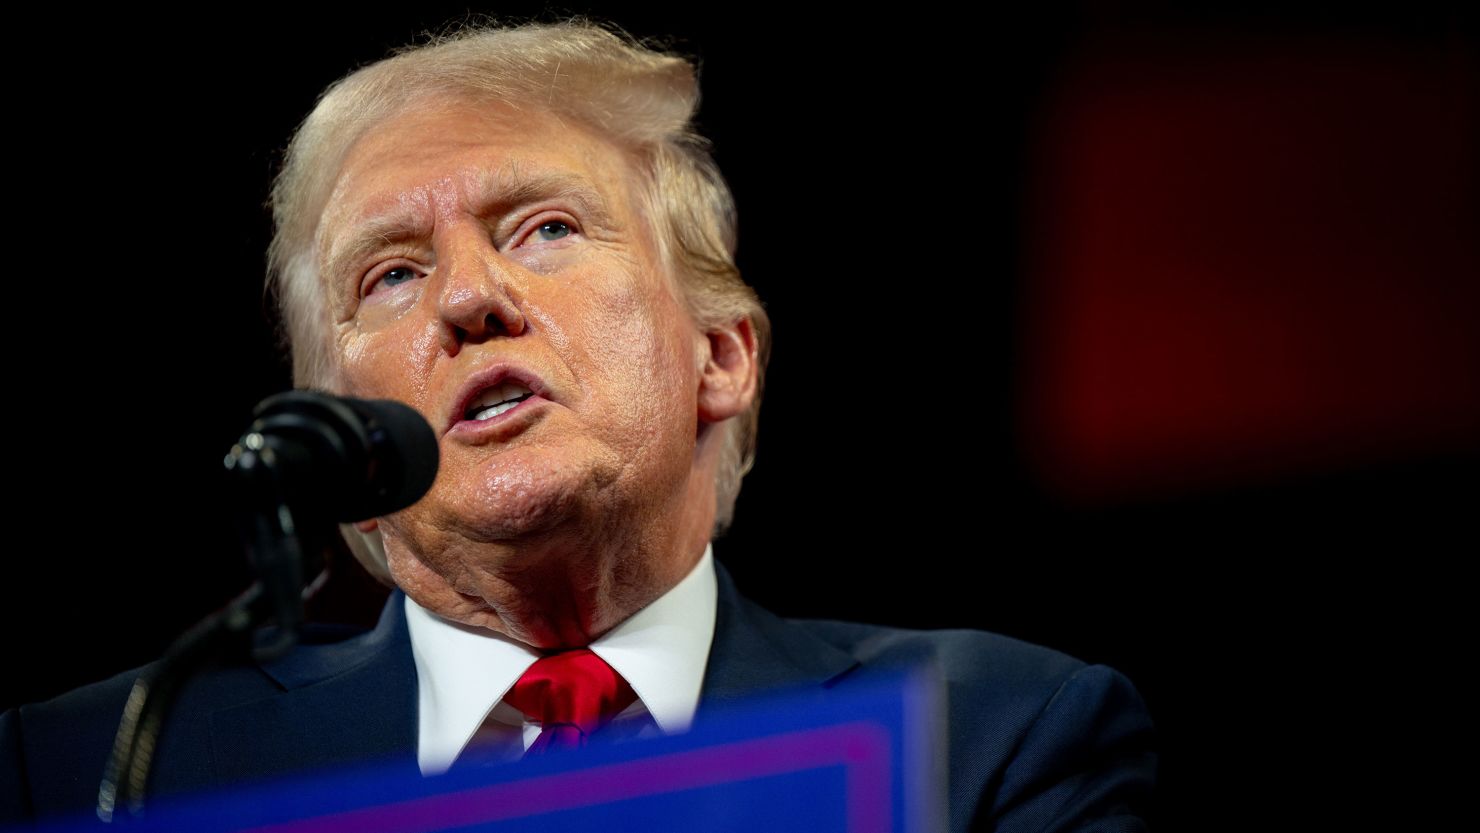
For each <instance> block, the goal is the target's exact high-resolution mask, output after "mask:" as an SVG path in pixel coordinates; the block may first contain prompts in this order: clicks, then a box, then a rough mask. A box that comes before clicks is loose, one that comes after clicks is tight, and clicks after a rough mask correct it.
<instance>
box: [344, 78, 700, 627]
mask: <svg viewBox="0 0 1480 833" xmlns="http://www.w3.org/2000/svg"><path fill="white" fill-rule="evenodd" d="M632 177H633V174H632V171H631V167H630V163H629V161H628V160H627V158H626V157H625V156H624V155H623V153H622V152H621V151H620V150H619V149H618V148H616V147H615V146H613V145H611V144H609V143H608V142H606V141H604V140H602V139H600V138H598V137H597V136H595V135H594V134H593V133H590V132H588V131H586V130H585V129H583V128H580V127H578V126H576V125H572V124H563V123H561V121H560V120H558V119H557V118H555V117H553V116H550V115H548V114H544V113H538V112H530V111H515V110H512V109H509V108H506V107H502V106H489V105H473V104H467V103H459V102H450V101H443V102H441V103H438V104H431V103H427V104H423V105H420V106H418V107H414V108H412V109H410V110H408V111H407V112H404V113H402V114H401V115H400V116H399V117H396V118H392V119H389V120H387V121H386V123H385V124H383V125H380V126H377V127H375V128H373V129H372V130H370V132H368V133H367V134H366V135H365V137H364V138H363V139H361V140H360V141H359V142H358V143H357V144H356V145H355V146H354V147H353V148H352V150H351V152H350V154H349V156H348V157H347V159H346V161H345V163H344V166H343V167H342V168H341V170H340V175H339V179H338V181H337V184H336V186H335V191H334V194H333V196H332V197H331V198H330V200H329V203H328V205H327V208H326V209H325V212H324V214H323V218H322V222H321V226H320V229H319V234H320V236H319V240H320V245H319V266H320V272H321V276H322V279H323V280H324V281H325V282H326V286H327V293H328V299H329V304H330V309H331V315H332V318H333V339H334V349H335V352H336V357H337V361H338V365H339V372H340V383H341V387H342V389H343V392H344V393H346V394H349V395H352V396H358V397H365V398H388V399H397V400H401V401H403V402H406V403H408V404H410V405H411V406H413V407H415V408H416V409H417V410H418V411H420V412H421V414H422V415H423V416H425V417H426V418H427V421H428V422H430V423H431V425H432V429H433V431H434V432H435V433H436V434H437V436H438V437H439V442H440V447H441V455H442V458H441V469H440V471H439V473H438V476H437V481H436V483H435V484H434V485H433V487H432V490H431V492H430V493H429V494H428V495H427V497H426V498H424V499H423V500H422V501H421V502H420V503H418V504H416V505H415V506H413V507H412V508H410V509H407V510H405V511H402V512H398V513H395V514H393V515H390V516H387V517H385V518H382V519H380V524H379V528H380V530H381V532H382V533H383V535H384V540H385V544H386V552H387V557H388V560H389V563H390V568H391V573H392V575H393V577H394V578H395V579H396V582H397V583H398V584H399V585H400V586H402V587H403V588H404V589H406V591H407V592H408V593H410V594H411V596H412V597H413V598H415V599H416V600H417V601H418V602H420V603H421V604H423V605H424V606H426V607H429V608H431V609H433V610H436V611H437V612H439V613H442V614H443V615H445V616H448V617H449V618H453V619H457V620H459V621H463V622H466V623H468V624H473V625H480V626H485V627H491V628H494V629H496V630H504V631H505V632H509V630H508V620H509V619H510V618H511V613H512V614H514V616H513V618H519V617H520V616H522V614H521V613H520V612H519V611H517V610H511V609H510V608H511V606H513V607H517V606H519V605H521V604H544V605H546V606H547V607H548V606H552V605H553V606H555V607H559V603H558V602H557V601H555V600H553V599H545V600H539V601H536V600H533V599H531V596H532V595H537V594H538V593H540V592H542V591H543V590H544V589H546V588H548V589H549V593H550V594H551V595H552V596H558V595H560V594H561V593H562V592H565V590H562V589H560V588H557V587H554V585H555V584H558V583H559V581H557V580H555V579H552V578H551V577H552V576H557V577H558V576H564V578H563V579H560V580H561V581H566V582H569V583H573V584H576V585H579V584H581V583H583V582H585V583H602V582H606V583H608V584H615V585H623V586H625V585H633V586H639V585H644V586H645V585H646V584H653V585H654V586H657V587H663V586H666V584H671V582H672V581H673V580H675V579H674V578H673V575H671V574H673V573H675V572H677V574H678V575H681V574H682V571H683V570H686V569H687V567H688V563H673V564H669V563H657V562H658V561H661V558H660V557H659V555H653V553H660V552H661V550H663V549H664V546H666V545H658V544H657V543H656V542H657V539H659V538H662V537H663V536H664V535H667V534H669V533H672V532H673V530H672V529H670V528H669V527H672V526H673V525H674V524H681V523H693V524H697V525H701V526H703V525H707V523H708V521H706V520H705V519H703V518H697V519H687V520H685V519H684V515H683V513H684V512H694V511H697V512H699V513H700V514H703V512H704V510H705V507H703V506H702V505H701V506H699V507H697V508H696V507H694V506H690V504H693V503H695V499H694V496H695V495H696V494H703V493H705V492H706V490H705V489H703V488H698V486H697V485H696V484H695V483H694V479H695V478H696V477H699V476H700V475H699V474H698V473H696V472H695V435H696V430H697V417H696V395H697V394H696V388H697V386H698V384H699V368H698V367H696V356H697V355H698V354H697V353H696V351H697V350H698V349H699V348H700V347H701V346H702V345H703V344H704V343H705V336H704V334H702V333H700V332H699V331H698V330H697V328H696V327H695V326H694V324H693V323H692V320H691V318H690V317H689V315H688V314H687V312H686V311H685V309H684V307H683V305H682V304H681V303H680V302H679V300H678V299H677V298H676V297H675V296H674V290H673V289H672V286H671V284H670V282H669V281H668V280H667V279H666V278H665V277H664V276H663V272H662V269H661V267H660V264H659V258H658V255H657V252H656V250H655V248H654V244H653V241H652V238H651V234H652V232H651V231H650V230H649V229H648V228H647V221H646V218H644V217H642V216H641V215H640V214H639V208H638V201H637V200H636V198H635V190H634V189H635V184H634V180H633V178H632ZM704 476H707V475H704ZM709 494H711V495H712V492H710V493H709ZM711 500H712V498H711ZM699 503H701V504H702V500H701V501H699ZM708 511H709V513H710V517H712V505H711V507H709V508H708ZM706 533H707V529H706ZM669 537H672V536H671V535H669ZM700 548H701V549H702V543H701V545H700ZM619 549H620V550H623V551H625V552H627V553H628V554H629V555H628V557H634V556H632V555H631V554H633V553H649V555H648V556H645V558H646V561H641V560H640V561H641V563H621V564H612V563H606V564H603V563H601V559H603V558H607V559H608V560H610V559H611V558H613V557H614V556H611V555H610V554H609V552H608V551H610V552H616V551H617V550H619ZM669 549H671V546H670V547H669ZM648 562H653V563H648ZM660 573H661V574H662V575H656V574H660ZM523 579H527V582H526V583H524V584H521V580H523ZM516 585H517V586H516ZM569 589H570V588H566V590H569ZM584 589H589V588H584ZM629 589H630V588H629ZM581 590H582V588H576V592H580V591H581ZM618 592H622V588H621V587H610V588H608V587H605V586H603V587H602V588H601V589H600V591H599V592H598V593H597V595H601V594H602V593H618ZM633 592H641V591H633ZM649 600H650V599H649ZM571 605H572V606H573V608H581V607H582V604H581V603H577V602H572V603H571ZM550 615H560V616H566V617H568V618H573V619H575V620H584V621H582V622H581V623H580V625H579V627H588V626H589V625H590V621H589V620H590V619H591V618H592V617H593V616H595V615H596V614H593V613H592V612H591V611H589V610H584V609H572V610H568V611H563V612H561V613H559V614H555V613H552V614H550ZM512 635H515V636H516V637H518V638H524V639H526V641H532V642H537V643H541V642H545V643H548V642H551V641H552V640H553V641H556V642H560V641H573V640H578V639H579V634H575V635H560V636H554V637H552V636H550V635H549V634H539V633H528V632H526V633H517V632H516V633H513V634H512Z"/></svg>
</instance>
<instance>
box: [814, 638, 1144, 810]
mask: <svg viewBox="0 0 1480 833" xmlns="http://www.w3.org/2000/svg"><path fill="white" fill-rule="evenodd" d="M789 621H791V622H792V623H793V624H794V625H795V626H797V627H801V628H805V629H807V630H809V631H810V632H811V633H812V634H813V635H815V636H816V637H818V638H820V639H822V640H824V641H826V642H828V643H829V644H831V645H833V646H834V647H836V648H838V649H839V650H842V651H846V652H848V653H850V654H852V655H853V656H854V657H855V658H856V659H857V660H858V662H859V664H860V666H861V667H862V668H864V669H867V668H885V667H900V666H909V665H919V664H921V663H928V664H930V665H933V666H934V668H935V669H936V672H937V673H938V674H939V677H940V679H941V681H942V682H943V683H944V692H945V698H946V744H947V752H948V757H949V761H950V771H951V777H950V782H949V783H950V787H949V791H950V797H949V800H950V805H951V816H952V818H953V820H955V821H954V823H953V827H960V821H961V820H962V819H966V818H974V819H975V823H974V825H973V829H978V828H980V829H996V830H1001V831H1013V830H1141V829H1144V817H1145V816H1146V814H1147V813H1148V812H1149V806H1148V805H1149V801H1150V795H1151V789H1152V784H1153V782H1154V779H1155V769H1156V756H1155V753H1154V744H1153V730H1152V725H1151V719H1150V716H1149V714H1148V712H1147V710H1146V706H1145V703H1144V702H1143V701H1142V699H1141V697H1140V694H1139V693H1138V692H1137V691H1136V689H1135V686H1133V685H1132V684H1131V682H1130V680H1129V679H1127V678H1126V677H1125V676H1124V675H1123V674H1121V673H1120V672H1118V671H1116V670H1115V669H1113V668H1110V667H1108V666H1104V665H1092V664H1088V663H1085V662H1082V661H1080V660H1078V659H1075V658H1074V657H1071V656H1069V655H1067V654H1064V653H1061V652H1059V651H1055V650H1053V649H1051V648H1046V647H1043V646H1040V645H1034V644H1032V643H1029V642H1025V641H1022V640H1019V639H1014V638H1012V637H1008V636H1003V635H1001V634H995V633H989V632H986V631H975V630H911V629H904V628H891V627H883V626H877V625H865V624H858V623H853V622H836V621H822V620H789Z"/></svg>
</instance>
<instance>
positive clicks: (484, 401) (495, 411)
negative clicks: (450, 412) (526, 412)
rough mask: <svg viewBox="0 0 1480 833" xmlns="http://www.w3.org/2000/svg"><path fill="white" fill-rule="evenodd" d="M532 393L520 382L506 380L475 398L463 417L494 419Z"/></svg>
mask: <svg viewBox="0 0 1480 833" xmlns="http://www.w3.org/2000/svg"><path fill="white" fill-rule="evenodd" d="M532 395H533V394H532V393H531V392H530V390H529V388H527V387H525V386H523V385H521V384H519V383H518V382H504V383H503V384H501V385H494V386H493V387H491V388H487V389H485V390H484V391H483V392H481V393H479V394H478V395H477V396H476V397H474V398H473V401H472V402H471V403H469V405H468V411H467V413H466V414H464V415H463V418H464V419H477V420H484V419H493V418H494V417H496V416H498V415H499V414H501V413H503V412H504V411H507V410H509V409H511V408H514V407H515V406H517V405H518V404H519V403H520V402H523V401H524V400H525V399H528V398H529V397H530V396H532Z"/></svg>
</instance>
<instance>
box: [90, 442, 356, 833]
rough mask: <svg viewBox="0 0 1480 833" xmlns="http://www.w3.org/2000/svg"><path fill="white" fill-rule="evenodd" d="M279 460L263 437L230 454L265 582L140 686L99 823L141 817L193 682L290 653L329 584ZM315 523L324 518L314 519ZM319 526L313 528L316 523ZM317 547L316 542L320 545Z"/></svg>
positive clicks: (116, 746) (251, 547)
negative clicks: (245, 661) (181, 699)
mask: <svg viewBox="0 0 1480 833" xmlns="http://www.w3.org/2000/svg"><path fill="white" fill-rule="evenodd" d="M278 462H279V460H278V456H277V453H276V452H275V450H274V449H273V448H272V447H271V446H268V445H267V444H266V443H265V442H264V440H263V437H262V435H261V434H259V433H257V432H255V431H250V432H249V433H247V434H246V435H245V436H243V437H242V439H241V441H240V442H239V443H238V444H237V445H235V446H233V447H232V449H231V453H230V454H228V455H227V456H226V460H225V464H226V468H227V469H228V470H232V471H233V472H235V473H236V474H237V475H239V476H238V477H236V478H235V482H236V483H238V484H240V490H241V497H242V498H243V499H242V500H241V501H239V502H238V506H241V507H242V508H241V511H240V512H239V514H238V518H239V521H240V523H241V527H242V533H243V540H244V542H245V547H246V549H247V554H248V557H249V559H250V561H251V562H252V564H253V566H254V567H255V568H256V571H257V573H258V575H259V576H260V578H259V579H258V580H257V581H256V582H254V583H253V584H252V586H251V587H249V588H247V590H246V591H245V592H243V593H242V594H241V595H240V596H237V597H236V598H235V599H233V600H232V601H231V602H230V603H229V604H227V605H226V606H225V607H223V608H221V609H220V610H218V611H216V612H215V613H212V614H211V615H209V616H207V617H206V618H204V619H202V620H201V621H200V622H198V623H197V624H195V625H194V626H193V627H191V628H190V629H189V630H188V631H186V632H185V633H184V634H183V635H181V636H180V637H179V638H178V639H177V640H175V642H174V643H173V644H172V645H170V647H169V649H168V650H167V651H166V652H165V654H164V656H163V658H161V659H160V660H159V661H158V662H157V663H154V664H153V665H151V666H149V668H147V669H146V670H145V671H144V672H143V673H142V674H141V675H140V676H139V679H138V680H137V681H136V682H135V683H134V687H133V689H132V690H131V691H130V692H129V696H128V701H127V703H126V704H125V705H124V710H123V719H122V720H121V721H120V723H119V726H118V734H117V735H116V736H115V738H114V742H113V753H112V755H111V756H110V758H109V761H108V767H107V769H106V771H105V772H104V775H103V781H102V784H101V785H100V786H99V787H98V807H97V813H98V818H100V819H102V820H103V821H104V822H113V821H114V820H115V819H117V818H119V817H120V815H122V816H123V817H129V818H138V817H140V816H141V815H142V813H143V809H144V792H145V787H146V785H147V784H148V781H149V772H150V766H151V764H152V763H153V761H154V753H155V751H156V749H157V748H158V744H159V737H160V734H161V732H162V730H163V728H164V724H165V719H166V717H167V716H168V715H169V712H170V709H171V707H172V706H173V705H174V703H175V700H176V698H177V697H178V696H179V693H180V690H181V688H182V686H183V684H184V683H185V681H186V680H188V679H189V678H190V676H191V675H192V674H193V673H195V672H196V671H198V670H199V669H201V668H203V667H205V666H206V665H207V664H208V663H209V662H211V661H212V660H214V659H217V658H220V657H223V656H244V655H246V654H247V653H248V652H249V651H250V653H251V655H252V656H253V658H255V659H257V660H259V661H262V660H269V659H273V658H275V657H278V656H282V655H283V654H285V653H287V651H288V650H289V649H291V648H292V647H293V646H294V645H295V644H296V643H297V641H298V629H299V627H300V626H301V624H302V622H303V601H304V599H306V598H308V597H309V596H311V595H312V594H313V593H314V592H315V591H317V590H318V588H319V587H320V586H321V585H322V584H323V582H324V580H325V579H326V578H327V571H326V570H325V569H324V568H323V567H322V564H323V558H322V555H321V553H322V550H317V549H314V548H313V547H312V546H309V547H305V546H304V543H305V542H304V541H303V540H301V539H300V536H304V535H306V534H307V533H308V532H309V531H310V529H300V528H299V527H298V525H297V524H296V523H295V521H294V514H293V512H292V510H291V509H290V507H289V505H288V503H287V501H286V498H285V492H284V490H283V488H282V484H281V481H280V479H279V476H278V475H279V472H278V466H277V464H278ZM314 520H318V519H317V518H315V519H314ZM311 526H312V525H311ZM317 542H318V541H317V540H315V543H317ZM305 549H306V550H308V551H309V553H310V554H311V555H312V556H313V558H314V562H313V566H314V567H315V568H317V569H316V572H317V576H316V578H315V580H314V581H313V583H312V584H309V585H308V586H306V587H305V584H304V581H303V576H304V573H305V570H304V551H305ZM269 621H276V622H277V625H278V628H277V631H276V633H275V634H274V635H273V637H272V638H271V640H269V641H259V644H257V645H256V646H255V647H253V645H252V635H253V633H254V632H255V631H256V629H257V628H258V627H259V626H261V625H262V624H264V623H266V622H269Z"/></svg>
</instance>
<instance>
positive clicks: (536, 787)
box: [44, 673, 944, 833]
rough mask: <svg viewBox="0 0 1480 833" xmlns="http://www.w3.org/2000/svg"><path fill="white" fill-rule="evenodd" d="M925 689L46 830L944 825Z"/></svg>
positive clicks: (933, 722)
mask: <svg viewBox="0 0 1480 833" xmlns="http://www.w3.org/2000/svg"><path fill="white" fill-rule="evenodd" d="M937 700H938V692H937V689H936V686H935V685H934V684H933V682H932V678H931V677H930V676H929V675H927V674H924V673H912V674H901V675H899V676H888V677H881V678H878V679H874V680H871V681H868V682H867V683H864V684H860V685H853V686H850V687H849V688H848V689H847V690H846V691H834V692H829V693H827V694H826V695H825V696H822V697H819V696H818V695H817V694H816V693H815V692H809V693H807V694H805V695H801V696H795V697H776V698H767V699H765V700H760V701H754V702H750V703H746V704H743V705H737V706H736V707H734V708H731V709H728V710H727V711H725V712H723V713H706V714H705V716H704V718H703V720H702V721H701V722H700V723H698V724H696V726H695V728H694V730H693V731H691V732H688V733H686V734H683V735H677V736H672V737H664V738H656V739H653V740H645V741H630V742H626V743H620V744H610V745H599V744H598V745H593V746H590V747H587V748H585V749H582V750H580V751H578V752H567V753H556V754H549V755H545V756H542V757H540V758H539V759H531V760H525V761H518V762H515V763H511V764H502V765H496V766H489V767H483V768H477V767H472V768H466V769H461V768H460V769H456V770H454V771H452V772H450V773H448V774H446V775H440V776H435V777H431V778H417V777H411V778H408V777H406V776H405V775H404V774H402V773H404V772H406V771H407V770H408V768H407V767H406V765H405V763H404V762H397V763H396V765H395V766H394V767H388V766H383V767H366V768H364V769H360V770H357V771H342V772H336V773H325V774H321V775H319V776H318V777H314V778H307V779H301V780H295V781H290V782H281V783H275V784H266V785H254V786H251V787H245V788H242V789H240V790H237V791H234V792H230V793H226V794H222V795H209V796H192V797H190V798H186V799H176V800H172V801H168V800H161V801H157V802H154V803H151V804H150V805H149V806H148V807H147V809H146V813H145V815H144V817H143V818H141V819H123V820H119V821H116V822H115V823H113V824H111V825H104V824H102V823H101V822H99V821H97V820H95V819H74V820H70V821H68V822H66V823H62V824H54V825H51V826H49V827H47V828H44V829H45V830H47V831H54V833H71V832H72V831H79V832H80V831H84V830H86V831H97V830H105V829H109V828H112V829H114V830H121V831H136V830H137V831H149V832H150V833H152V832H153V831H191V833H484V831H499V833H526V832H527V833H534V831H540V833H548V831H572V832H574V831H598V830H599V831H604V832H607V833H609V832H610V831H628V830H631V831H638V830H641V831H650V830H692V829H700V830H706V831H731V830H733V831H737V833H738V831H746V832H747V833H749V831H756V830H765V831H778V833H786V831H796V832H797V833H890V832H891V831H900V832H901V833H933V831H936V830H939V829H942V828H943V819H944V790H943V788H942V783H941V779H940V778H939V777H938V773H939V772H940V771H941V767H942V766H943V763H942V761H943V759H944V749H943V748H942V746H941V743H940V738H941V734H940V731H939V725H940V724H939V721H938V709H937V706H936V704H937Z"/></svg>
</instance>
